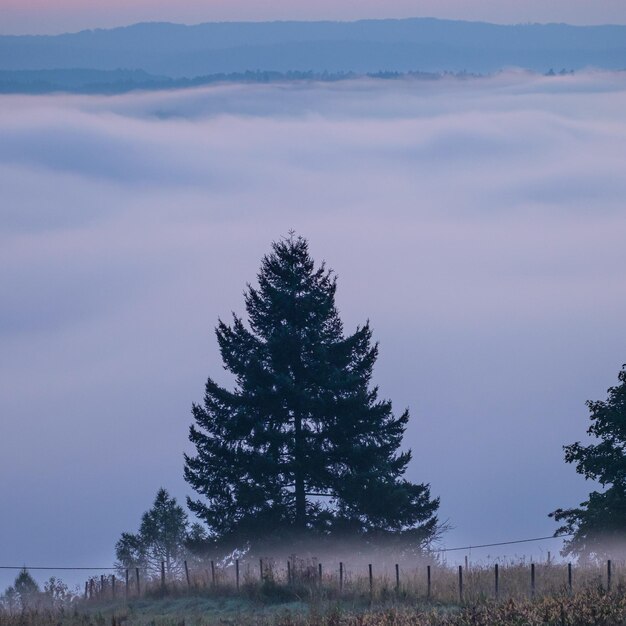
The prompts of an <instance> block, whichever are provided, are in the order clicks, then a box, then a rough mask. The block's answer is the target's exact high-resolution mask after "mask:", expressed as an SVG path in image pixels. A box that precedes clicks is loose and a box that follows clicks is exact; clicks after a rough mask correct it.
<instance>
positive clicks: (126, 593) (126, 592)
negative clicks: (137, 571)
mask: <svg viewBox="0 0 626 626" xmlns="http://www.w3.org/2000/svg"><path fill="white" fill-rule="evenodd" d="M125 595H126V599H127V600H128V568H126V591H125Z"/></svg>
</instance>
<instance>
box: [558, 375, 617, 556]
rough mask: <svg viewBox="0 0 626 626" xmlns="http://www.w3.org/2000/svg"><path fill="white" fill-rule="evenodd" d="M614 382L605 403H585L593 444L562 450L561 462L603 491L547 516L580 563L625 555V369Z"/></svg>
mask: <svg viewBox="0 0 626 626" xmlns="http://www.w3.org/2000/svg"><path fill="white" fill-rule="evenodd" d="M618 380H619V382H620V384H619V385H617V386H615V387H611V388H609V390H608V397H607V400H606V401H602V400H599V401H595V402H594V401H588V402H587V406H588V407H589V411H590V419H591V426H590V427H589V429H588V430H587V434H588V435H589V436H591V437H594V438H595V439H596V442H595V443H592V444H590V445H587V446H584V445H582V444H581V443H580V442H576V443H573V444H571V445H568V446H564V450H565V461H566V462H567V463H574V464H575V465H576V471H577V472H578V473H579V474H582V475H583V476H584V477H585V479H586V480H594V481H597V482H598V483H599V484H600V485H601V486H602V487H604V488H605V489H604V491H592V492H591V493H590V494H589V498H588V499H587V500H586V501H585V502H582V503H581V504H580V506H579V507H577V508H571V509H557V510H556V511H554V512H553V513H550V517H554V519H555V520H556V521H557V522H563V525H562V526H561V527H560V528H559V529H558V530H557V531H556V534H563V533H573V537H572V538H571V539H570V540H569V541H567V542H566V543H565V548H564V553H565V554H574V555H578V556H580V557H582V558H583V559H590V558H606V557H607V556H613V557H614V558H615V557H617V556H626V365H624V366H623V367H622V370H621V372H620V373H619V375H618Z"/></svg>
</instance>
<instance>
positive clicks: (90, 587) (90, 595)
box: [89, 578, 93, 600]
mask: <svg viewBox="0 0 626 626" xmlns="http://www.w3.org/2000/svg"><path fill="white" fill-rule="evenodd" d="M92 598H93V578H90V579H89V599H90V600H91V599H92Z"/></svg>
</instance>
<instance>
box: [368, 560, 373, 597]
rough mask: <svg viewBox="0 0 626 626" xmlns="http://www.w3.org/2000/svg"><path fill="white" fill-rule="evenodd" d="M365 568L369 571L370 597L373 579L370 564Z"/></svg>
mask: <svg viewBox="0 0 626 626" xmlns="http://www.w3.org/2000/svg"><path fill="white" fill-rule="evenodd" d="M367 567H368V569H369V575H370V596H371V595H372V593H373V591H374V577H373V575H372V564H371V563H370V564H369V565H368V566H367Z"/></svg>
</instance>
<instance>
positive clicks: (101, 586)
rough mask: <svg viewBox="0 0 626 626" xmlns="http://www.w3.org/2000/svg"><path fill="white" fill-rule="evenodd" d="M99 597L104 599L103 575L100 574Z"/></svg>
mask: <svg viewBox="0 0 626 626" xmlns="http://www.w3.org/2000/svg"><path fill="white" fill-rule="evenodd" d="M100 597H101V598H104V574H100Z"/></svg>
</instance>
